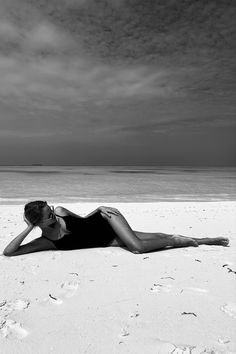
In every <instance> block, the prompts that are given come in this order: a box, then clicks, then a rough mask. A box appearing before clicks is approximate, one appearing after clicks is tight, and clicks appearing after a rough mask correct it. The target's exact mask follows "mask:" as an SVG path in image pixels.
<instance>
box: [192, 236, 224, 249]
mask: <svg viewBox="0 0 236 354" xmlns="http://www.w3.org/2000/svg"><path fill="white" fill-rule="evenodd" d="M194 240H195V241H196V242H197V243H198V245H215V246H224V247H227V246H228V244H229V239H228V238H226V237H212V238H208V237H207V238H199V239H197V238H194Z"/></svg>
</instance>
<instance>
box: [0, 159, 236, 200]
mask: <svg viewBox="0 0 236 354" xmlns="http://www.w3.org/2000/svg"><path fill="white" fill-rule="evenodd" d="M235 177H236V168H235V167H221V168H219V167H214V168H213V167H211V168H205V167H203V168H195V167H181V166H180V167H177V166H175V167H173V166H171V167H166V166H164V167H163V166H159V167H156V166H0V204H1V205H6V204H24V203H26V202H28V201H32V200H46V201H48V202H49V203H76V202H98V203H105V202H107V203H108V202H109V203H110V202H112V203H115V202H140V203H141V202H161V201H228V200H234V201H235V200H236V178H235Z"/></svg>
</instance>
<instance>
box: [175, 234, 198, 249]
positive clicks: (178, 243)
mask: <svg viewBox="0 0 236 354" xmlns="http://www.w3.org/2000/svg"><path fill="white" fill-rule="evenodd" d="M170 246H171V247H190V246H192V247H198V242H197V241H196V240H195V239H193V238H191V237H185V236H181V235H173V236H172V237H171V239H170Z"/></svg>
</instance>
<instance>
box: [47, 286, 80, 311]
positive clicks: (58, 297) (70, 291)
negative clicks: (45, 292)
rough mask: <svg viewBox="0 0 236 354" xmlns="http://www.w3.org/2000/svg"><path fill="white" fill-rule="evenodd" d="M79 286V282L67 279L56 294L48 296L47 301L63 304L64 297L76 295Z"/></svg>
mask: <svg viewBox="0 0 236 354" xmlns="http://www.w3.org/2000/svg"><path fill="white" fill-rule="evenodd" d="M78 286H79V283H78V282H75V281H74V282H70V281H66V282H64V283H62V284H61V286H60V287H61V290H60V291H59V292H57V293H56V294H54V293H50V294H49V298H47V299H46V301H50V302H51V303H53V304H54V305H61V304H62V303H63V299H65V298H70V297H72V296H74V295H75V293H76V291H77V289H78Z"/></svg>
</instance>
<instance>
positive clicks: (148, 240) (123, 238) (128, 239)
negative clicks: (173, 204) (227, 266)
mask: <svg viewBox="0 0 236 354" xmlns="http://www.w3.org/2000/svg"><path fill="white" fill-rule="evenodd" d="M104 218H105V219H106V220H107V221H108V222H109V224H110V225H111V227H112V228H113V230H114V231H115V233H116V234H117V237H118V241H117V242H116V241H114V242H113V243H111V244H110V246H127V247H128V249H129V250H130V251H131V252H133V253H145V252H149V251H155V250H160V249H163V248H166V247H171V248H177V247H189V246H193V247H198V245H203V244H204V245H220V246H227V245H228V243H229V240H228V239H227V238H223V237H216V238H192V237H185V236H181V235H170V234H164V233H160V232H159V233H150V232H140V231H133V230H132V229H131V227H130V225H129V224H128V222H127V220H126V219H125V218H124V216H123V215H122V214H120V215H112V216H111V217H110V218H109V217H106V216H104Z"/></svg>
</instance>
